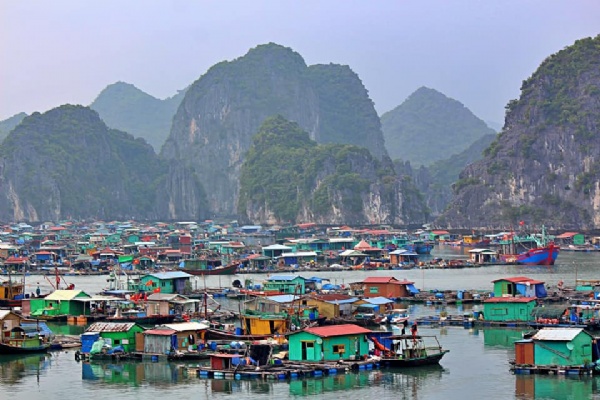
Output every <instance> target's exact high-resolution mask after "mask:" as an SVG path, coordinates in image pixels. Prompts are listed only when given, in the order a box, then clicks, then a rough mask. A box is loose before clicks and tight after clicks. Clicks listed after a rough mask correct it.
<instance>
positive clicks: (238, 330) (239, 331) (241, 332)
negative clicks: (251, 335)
mask: <svg viewBox="0 0 600 400" xmlns="http://www.w3.org/2000/svg"><path fill="white" fill-rule="evenodd" d="M235 334H236V335H243V334H244V331H243V330H242V328H240V327H239V326H238V327H237V328H235Z"/></svg>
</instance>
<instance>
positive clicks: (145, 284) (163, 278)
mask: <svg viewBox="0 0 600 400" xmlns="http://www.w3.org/2000/svg"><path fill="white" fill-rule="evenodd" d="M191 277H192V275H190V274H188V273H186V272H183V271H167V272H156V273H153V274H148V275H144V276H142V277H141V278H140V289H141V290H144V291H146V292H154V293H159V292H160V293H179V294H185V293H186V292H187V290H189V289H191V283H190V278H191Z"/></svg>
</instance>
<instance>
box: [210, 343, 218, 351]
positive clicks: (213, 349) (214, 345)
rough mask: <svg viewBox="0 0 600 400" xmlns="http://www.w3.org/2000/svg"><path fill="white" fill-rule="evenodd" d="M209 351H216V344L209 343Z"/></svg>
mask: <svg viewBox="0 0 600 400" xmlns="http://www.w3.org/2000/svg"><path fill="white" fill-rule="evenodd" d="M210 349H211V350H212V351H215V350H217V342H210Z"/></svg>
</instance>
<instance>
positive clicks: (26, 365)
mask: <svg viewBox="0 0 600 400" xmlns="http://www.w3.org/2000/svg"><path fill="white" fill-rule="evenodd" d="M50 360H51V355H50V354H32V355H25V356H23V355H1V356H0V380H1V381H2V383H3V384H8V385H15V384H19V383H20V382H21V381H22V380H23V379H24V378H25V377H27V376H37V377H38V378H39V376H40V375H41V374H42V373H43V372H44V371H45V370H46V369H48V368H49V367H50Z"/></svg>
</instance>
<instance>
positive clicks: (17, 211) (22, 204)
mask: <svg viewBox="0 0 600 400" xmlns="http://www.w3.org/2000/svg"><path fill="white" fill-rule="evenodd" d="M166 174H167V167H166V166H165V164H164V163H163V162H162V161H160V160H159V158H158V156H157V155H156V154H155V153H154V151H153V149H152V147H151V146H150V145H148V144H147V143H146V142H145V141H144V140H143V139H134V138H133V136H131V135H129V134H127V133H124V132H120V131H116V130H111V129H108V128H107V127H106V125H105V124H104V123H103V122H102V121H101V120H100V118H99V116H98V114H97V113H96V112H95V111H93V110H91V109H89V108H87V107H81V106H70V105H67V106H61V107H59V108H56V109H53V110H50V111H48V112H46V113H44V114H39V113H34V114H32V115H31V116H29V117H26V118H25V119H24V120H23V121H22V122H21V124H19V125H18V126H17V127H16V128H15V129H14V130H13V131H12V132H11V133H10V135H9V136H8V137H7V138H6V139H5V140H4V142H3V143H2V145H1V146H0V219H1V220H13V221H17V220H27V221H46V220H50V221H58V220H60V219H64V218H75V219H86V218H98V219H129V218H132V217H133V218H137V219H158V218H165V217H168V215H169V214H168V213H167V212H166V211H165V210H167V209H169V211H172V212H171V214H170V215H179V213H181V212H182V210H186V211H187V210H188V209H189V207H187V206H186V205H185V204H183V205H182V202H180V201H178V200H179V199H177V198H174V197H172V195H171V194H170V191H168V190H165V188H167V189H171V188H172V186H167V185H166ZM174 175H175V176H182V177H181V178H180V180H186V175H185V174H179V175H177V174H174ZM165 186H166V187H165ZM181 186H182V187H185V188H190V187H191V189H188V191H192V190H193V191H194V194H195V196H196V199H201V196H200V195H198V193H201V187H199V186H194V182H193V180H190V182H189V183H187V184H186V185H183V184H182V185H181ZM158 200H160V201H161V203H159V202H158ZM195 203H196V204H202V201H201V200H200V201H198V200H196V201H195ZM163 204H164V205H163ZM162 212H164V214H163V213H162Z"/></svg>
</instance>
